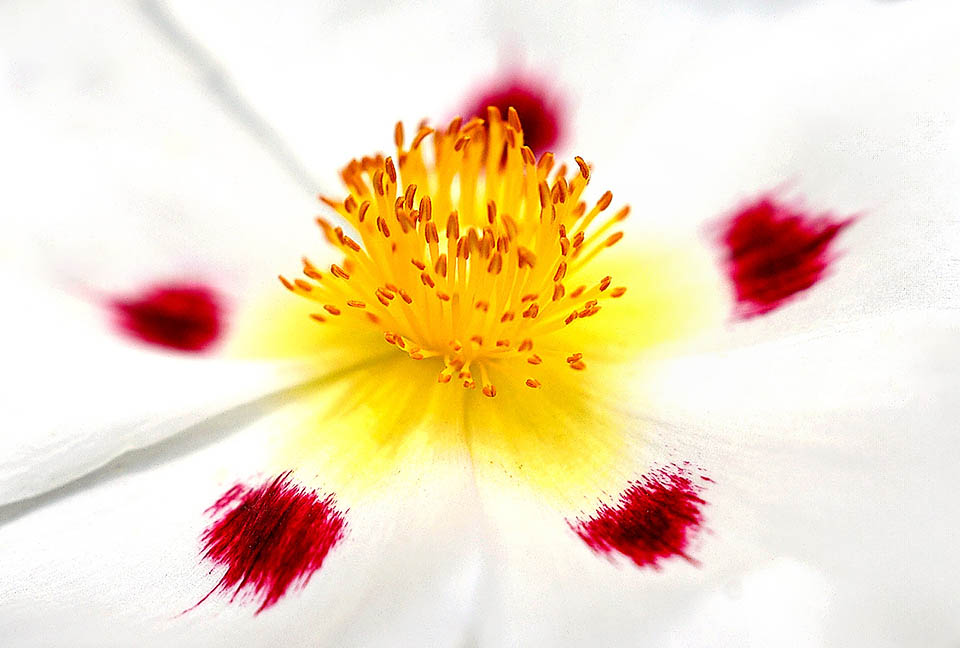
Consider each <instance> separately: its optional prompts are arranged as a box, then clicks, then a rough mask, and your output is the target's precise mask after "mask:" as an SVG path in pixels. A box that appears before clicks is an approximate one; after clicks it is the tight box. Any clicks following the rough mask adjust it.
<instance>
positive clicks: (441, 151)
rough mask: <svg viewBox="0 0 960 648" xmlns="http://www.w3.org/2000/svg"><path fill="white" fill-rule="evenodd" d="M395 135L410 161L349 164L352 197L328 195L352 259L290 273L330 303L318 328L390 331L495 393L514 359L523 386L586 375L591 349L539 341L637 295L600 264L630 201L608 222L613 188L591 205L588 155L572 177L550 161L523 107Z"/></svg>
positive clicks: (337, 239) (331, 235)
mask: <svg viewBox="0 0 960 648" xmlns="http://www.w3.org/2000/svg"><path fill="white" fill-rule="evenodd" d="M395 135H396V136H395V140H396V145H397V161H398V163H397V164H396V165H395V164H394V161H393V159H392V158H389V157H388V158H383V157H382V156H377V157H373V158H369V157H368V158H363V159H362V160H360V161H357V160H354V161H352V162H351V163H350V164H349V165H347V167H346V168H345V169H344V170H343V172H342V177H343V181H344V183H345V185H346V186H347V188H348V190H349V195H348V196H347V198H346V199H344V200H343V201H335V200H332V199H329V198H326V197H322V198H321V200H323V202H324V203H326V204H327V205H328V206H329V207H331V208H332V209H334V210H336V212H337V213H338V214H339V215H340V216H341V217H342V219H343V220H344V221H345V223H346V225H347V226H348V227H349V228H351V229H352V230H353V233H352V234H351V233H350V232H347V231H345V230H344V229H343V228H342V227H340V226H337V225H335V224H333V223H331V222H330V221H328V220H327V219H325V218H319V219H317V222H318V224H319V225H320V227H321V228H322V230H323V233H324V235H325V236H326V238H327V240H328V241H329V242H330V243H331V244H333V245H334V246H336V247H337V248H338V249H340V250H341V251H342V252H343V254H344V260H343V262H342V263H340V264H337V263H334V264H332V265H331V266H330V268H329V270H327V269H320V268H318V267H317V266H316V265H314V264H313V263H312V262H311V261H309V260H308V259H304V260H303V268H302V271H303V275H304V276H303V278H296V279H293V280H289V279H287V278H285V277H283V276H281V277H280V280H281V282H282V283H283V285H284V286H286V288H287V289H288V290H290V291H292V292H294V293H296V294H298V295H300V296H302V297H305V298H307V299H310V300H312V301H313V302H315V303H316V311H315V312H314V313H312V314H311V317H312V318H313V319H314V320H315V321H316V322H317V323H320V324H323V325H344V326H346V327H349V328H351V329H355V328H356V327H367V328H370V327H373V328H376V329H377V330H379V331H380V332H382V335H383V339H384V341H385V342H386V343H387V344H390V345H392V346H394V347H396V348H397V349H398V350H400V351H402V352H404V353H406V354H408V355H409V356H410V358H412V359H414V360H424V359H426V358H440V359H441V360H442V366H441V368H440V370H439V373H438V375H437V380H438V382H441V383H455V384H460V385H462V386H463V387H465V388H468V389H472V388H476V387H479V388H480V390H481V392H482V393H483V394H484V395H486V396H488V397H495V396H496V395H497V393H498V387H497V386H496V385H494V383H493V382H492V381H491V378H490V376H491V373H492V372H493V371H494V368H495V366H496V365H500V364H502V363H510V364H511V365H512V366H514V367H528V368H529V369H530V370H529V371H528V372H527V373H526V374H525V375H522V376H520V380H519V381H518V382H517V385H519V386H523V385H526V387H529V388H532V389H538V388H540V387H541V386H542V380H541V379H540V378H539V377H538V375H537V374H538V371H536V370H535V369H534V368H535V367H538V366H539V365H541V364H547V365H557V366H560V367H567V368H569V369H570V370H573V371H582V370H584V369H586V368H587V366H588V362H589V358H584V357H583V352H582V350H580V349H577V348H570V349H550V350H542V349H541V348H540V346H539V341H540V340H542V339H543V338H544V337H546V336H549V335H550V334H552V333H555V332H556V331H558V330H560V329H562V328H565V327H568V326H571V325H574V326H575V325H576V324H577V320H582V319H586V318H590V317H593V316H594V315H597V314H598V313H599V312H600V311H601V309H602V308H604V306H603V304H602V302H604V301H605V300H608V299H616V298H619V297H621V296H623V294H624V293H625V291H626V287H624V286H616V285H614V284H613V279H612V277H610V276H603V275H601V276H596V277H594V276H590V274H589V272H588V266H589V265H590V264H591V262H592V261H593V260H594V258H595V257H596V256H597V255H599V254H600V253H601V252H602V251H603V250H605V249H606V248H608V247H611V246H613V245H615V244H616V243H617V242H618V241H620V239H621V238H622V237H623V233H622V232H619V231H613V230H615V228H616V226H617V224H618V223H620V222H621V221H622V220H623V219H624V218H626V216H627V214H628V213H629V209H628V208H626V207H624V208H622V209H620V210H619V211H617V212H616V213H615V214H613V215H612V216H609V217H605V218H603V217H601V216H600V215H601V213H603V212H604V211H605V210H606V209H607V208H608V207H609V206H610V204H611V202H612V194H610V192H607V193H605V194H603V196H602V197H601V198H600V199H599V201H597V203H596V204H594V205H593V206H592V207H589V208H588V205H587V203H586V202H584V201H582V200H581V195H582V193H583V191H584V189H585V188H586V186H587V183H588V181H589V179H590V168H589V167H588V165H587V164H586V162H584V161H583V159H581V158H579V157H578V158H576V163H577V166H576V169H574V170H573V172H572V173H570V174H568V170H567V168H566V166H563V165H561V166H560V167H559V168H557V169H554V159H553V155H552V154H550V153H546V154H544V155H543V156H541V157H540V159H539V160H537V158H536V157H535V156H534V154H533V152H532V151H531V150H530V148H529V147H526V146H524V145H523V131H522V130H521V128H520V122H519V119H518V118H517V114H516V111H514V110H513V109H510V111H509V112H508V116H507V120H506V121H504V120H503V119H502V117H501V115H500V113H499V111H498V110H497V109H496V108H490V109H489V110H488V115H487V120H481V119H479V118H475V119H473V120H470V121H469V122H467V123H463V122H462V120H460V119H459V118H458V119H455V120H453V122H452V123H451V124H450V126H449V127H448V128H447V129H445V130H442V131H433V130H431V129H429V128H427V127H425V126H421V128H420V129H419V131H418V132H417V134H416V136H415V137H414V138H413V141H412V143H411V144H410V146H409V147H406V146H405V145H404V134H403V127H402V124H398V125H397V129H396V133H395ZM429 142H432V147H430V151H429V154H427V151H426V150H425V149H427V144H428V143H429ZM398 167H399V168H398ZM598 221H599V222H598ZM570 358H575V359H573V360H570ZM502 387H503V386H501V389H502ZM511 387H514V386H513V385H511Z"/></svg>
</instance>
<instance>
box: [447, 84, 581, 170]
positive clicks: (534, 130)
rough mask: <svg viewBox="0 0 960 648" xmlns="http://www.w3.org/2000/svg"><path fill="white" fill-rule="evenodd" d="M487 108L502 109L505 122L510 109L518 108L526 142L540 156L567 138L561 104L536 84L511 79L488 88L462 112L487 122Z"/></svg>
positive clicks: (478, 94)
mask: <svg viewBox="0 0 960 648" xmlns="http://www.w3.org/2000/svg"><path fill="white" fill-rule="evenodd" d="M487 106H496V107H497V108H499V109H500V114H501V115H503V116H504V118H506V116H507V108H510V107H511V106H512V107H513V108H515V109H516V111H517V114H518V115H519V116H520V125H521V126H522V127H523V142H524V144H526V145H527V146H529V147H530V148H531V149H533V152H534V153H536V154H537V155H540V154H541V153H545V152H547V151H552V150H554V149H555V148H556V147H557V145H558V143H559V142H560V140H561V138H562V136H563V134H564V133H563V128H564V125H563V118H564V116H563V109H562V107H561V102H560V101H559V100H558V99H557V98H556V97H553V96H551V95H550V93H549V92H548V91H547V90H546V88H545V87H543V86H541V85H540V84H538V83H535V82H533V81H530V80H526V79H520V78H509V79H507V80H505V81H502V82H501V83H500V84H499V85H493V86H491V87H488V88H485V89H483V90H482V91H480V92H479V93H477V95H476V96H475V98H474V99H473V100H472V101H471V102H470V103H469V105H468V106H467V107H466V109H464V111H463V112H464V115H465V116H467V117H483V118H486V116H487Z"/></svg>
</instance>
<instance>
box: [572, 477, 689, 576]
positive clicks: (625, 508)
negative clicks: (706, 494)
mask: <svg viewBox="0 0 960 648" xmlns="http://www.w3.org/2000/svg"><path fill="white" fill-rule="evenodd" d="M700 489H701V486H700V485H699V484H696V483H694V482H693V481H691V479H690V478H689V477H688V476H687V475H686V473H685V471H684V470H683V469H681V468H679V467H677V466H670V467H668V468H664V469H660V470H656V471H653V472H651V473H648V474H647V475H644V476H643V477H642V478H640V479H639V480H638V481H635V482H631V483H630V486H629V487H628V488H627V489H626V490H625V491H623V492H622V493H620V497H619V500H618V501H617V503H616V504H615V505H613V506H608V505H606V504H604V505H602V506H601V507H600V508H599V509H597V510H596V512H595V513H594V514H593V516H592V517H590V518H589V519H587V520H577V521H576V523H571V524H570V527H571V528H572V529H573V530H574V531H575V532H576V533H577V535H579V536H580V538H581V539H582V540H583V541H584V542H585V543H587V546H588V547H590V548H591V549H593V550H594V551H595V552H597V553H598V554H606V555H610V554H612V553H613V552H617V553H620V554H622V555H624V556H626V557H627V558H629V559H630V560H632V561H633V562H634V563H635V564H636V565H637V566H638V567H653V568H655V569H658V568H659V563H660V561H661V560H663V559H665V558H670V557H672V556H680V557H681V558H684V559H686V560H687V561H689V562H693V560H692V559H691V558H690V556H689V555H688V554H687V543H688V542H689V540H690V538H691V536H692V533H693V531H695V530H696V529H698V528H699V527H700V524H701V522H702V520H703V516H702V513H701V510H700V509H701V507H703V505H704V504H706V502H705V501H704V500H703V499H701V498H700V496H699V495H698V493H699V492H700Z"/></svg>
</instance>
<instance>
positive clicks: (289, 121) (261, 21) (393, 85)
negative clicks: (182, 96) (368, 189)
mask: <svg viewBox="0 0 960 648" xmlns="http://www.w3.org/2000/svg"><path fill="white" fill-rule="evenodd" d="M162 6H163V11H164V15H165V16H167V19H169V20H171V21H174V22H176V23H177V24H178V25H179V26H180V27H181V28H182V29H183V30H184V32H185V33H186V34H188V35H189V36H190V37H192V38H194V39H195V40H196V41H197V42H200V43H203V45H204V47H205V48H207V49H208V50H209V52H210V53H211V55H212V56H214V57H215V58H216V60H217V61H218V62H220V64H221V65H222V66H223V69H224V70H225V71H226V73H227V74H228V75H229V76H230V78H231V79H232V81H233V82H234V83H236V85H237V87H238V88H239V89H240V91H241V92H242V93H243V95H244V97H245V98H246V99H247V100H248V101H250V103H251V105H252V106H254V107H255V109H256V110H258V111H259V112H260V114H262V115H264V117H265V118H266V119H267V120H268V121H269V122H270V123H271V124H272V125H274V126H275V128H276V129H277V131H278V132H279V133H280V135H281V136H282V137H283V138H284V140H285V141H286V142H288V143H289V145H290V147H291V149H292V150H293V151H295V153H296V154H297V156H298V157H299V158H301V159H303V160H304V161H305V162H304V164H305V166H306V167H307V168H309V169H310V170H311V171H312V172H314V173H315V174H316V175H317V176H318V177H319V178H320V179H321V183H322V187H321V189H322V190H323V191H325V192H329V193H333V192H336V191H337V189H338V187H339V185H340V182H339V178H338V176H337V175H336V172H337V171H338V170H339V169H340V168H341V167H342V166H343V165H344V164H345V163H346V162H348V161H349V159H350V158H352V157H355V156H356V157H359V156H361V155H367V154H372V153H374V152H376V151H381V150H384V149H387V148H389V146H388V145H389V143H390V141H391V140H390V137H391V136H392V133H393V126H394V124H395V123H396V121H397V120H398V119H403V120H404V121H405V122H406V124H407V126H408V129H409V130H410V131H411V132H412V131H413V130H415V128H414V127H415V125H416V124H417V123H418V122H419V121H420V120H421V119H424V118H428V119H430V121H431V122H434V123H436V122H438V121H441V122H445V121H448V120H449V119H451V118H452V117H453V115H454V114H455V111H456V110H457V109H458V108H459V105H458V102H462V101H463V100H464V98H465V97H466V96H467V95H468V94H469V93H470V92H471V91H472V90H474V87H473V84H474V83H475V82H476V80H477V79H481V78H484V77H486V76H489V75H490V73H491V72H492V71H493V69H494V66H495V64H496V57H497V51H496V47H495V43H494V42H493V41H491V40H490V39H487V38H485V37H484V32H483V30H484V28H485V27H486V26H487V24H486V19H485V18H484V17H483V16H482V15H480V16H478V6H479V5H478V4H477V3H474V2H468V1H464V0H457V1H456V2H453V3H443V4H437V3H431V2H412V3H404V4H402V5H394V4H391V3H388V2H375V3H373V4H370V3H366V4H364V5H362V6H360V5H356V4H351V3H343V2H335V3H325V4H317V3H312V2H293V3H289V4H286V5H285V6H284V9H283V11H277V9H276V7H275V6H274V5H271V4H270V3H267V2H247V3H243V4H242V5H240V6H238V5H237V3H230V2H212V3H203V4H199V3H194V2H168V3H164V4H163V5H162ZM227 14H229V15H230V16H231V19H230V20H229V21H224V20H223V16H224V15H227Z"/></svg>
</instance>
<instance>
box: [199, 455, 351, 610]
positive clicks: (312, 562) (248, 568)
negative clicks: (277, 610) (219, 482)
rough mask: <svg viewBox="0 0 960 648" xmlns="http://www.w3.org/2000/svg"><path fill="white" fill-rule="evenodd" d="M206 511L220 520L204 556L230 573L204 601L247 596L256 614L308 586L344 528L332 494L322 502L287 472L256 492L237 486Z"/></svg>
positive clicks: (207, 539) (212, 529)
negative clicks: (254, 604)
mask: <svg viewBox="0 0 960 648" xmlns="http://www.w3.org/2000/svg"><path fill="white" fill-rule="evenodd" d="M208 512H209V513H212V514H215V515H217V516H218V518H217V520H216V522H214V524H213V525H212V526H211V527H210V528H208V529H207V530H206V531H205V532H204V534H203V537H202V542H203V557H204V558H205V559H206V560H210V561H212V562H214V563H215V564H217V565H222V566H224V567H226V568H227V569H226V571H225V572H224V574H223V577H222V578H221V579H220V582H219V583H217V585H216V587H214V588H213V589H212V590H211V591H210V592H209V593H208V594H207V595H206V596H204V597H203V599H201V601H200V603H202V602H203V601H205V600H206V599H207V598H208V597H209V596H210V595H211V594H213V593H214V592H216V591H218V590H219V591H221V592H232V594H231V595H230V601H231V602H233V601H234V600H236V599H237V596H238V595H240V594H241V592H243V593H245V594H246V595H247V596H249V597H251V598H253V599H254V600H259V602H260V606H259V607H258V608H257V611H256V612H255V614H259V613H260V612H262V611H264V610H265V609H267V608H268V607H270V606H272V605H273V604H274V603H276V602H277V601H278V600H280V598H281V597H282V596H283V595H284V594H285V593H286V592H287V590H288V589H289V588H290V586H291V585H294V586H295V587H298V588H299V587H303V586H304V585H306V584H307V582H309V580H310V577H311V576H312V575H313V573H314V572H315V571H317V570H318V569H320V567H321V566H323V561H324V559H325V558H326V557H327V554H328V553H329V552H330V550H331V549H332V548H333V547H334V545H336V544H337V543H338V542H339V541H340V540H342V539H343V536H344V532H345V530H346V522H345V520H344V513H342V512H340V511H338V510H337V507H336V500H335V499H334V497H333V495H327V496H326V497H324V498H322V499H321V498H320V496H319V495H317V494H316V493H315V492H313V491H308V490H306V489H305V488H303V487H302V486H299V485H297V484H294V483H293V482H292V481H291V480H290V473H288V472H287V473H283V474H281V475H279V476H278V477H276V478H274V479H272V480H270V481H268V482H266V483H264V484H262V485H260V486H257V487H255V488H253V487H249V486H245V485H243V484H237V485H236V486H234V487H233V488H231V489H230V490H228V491H227V492H226V493H224V495H223V496H222V497H221V498H220V499H219V500H217V502H216V503H215V504H214V505H213V506H211V507H210V508H209V509H208ZM200 603H198V604H197V605H199V604H200Z"/></svg>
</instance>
